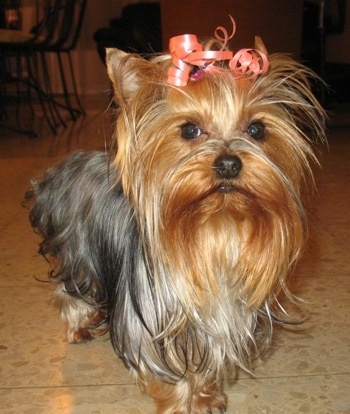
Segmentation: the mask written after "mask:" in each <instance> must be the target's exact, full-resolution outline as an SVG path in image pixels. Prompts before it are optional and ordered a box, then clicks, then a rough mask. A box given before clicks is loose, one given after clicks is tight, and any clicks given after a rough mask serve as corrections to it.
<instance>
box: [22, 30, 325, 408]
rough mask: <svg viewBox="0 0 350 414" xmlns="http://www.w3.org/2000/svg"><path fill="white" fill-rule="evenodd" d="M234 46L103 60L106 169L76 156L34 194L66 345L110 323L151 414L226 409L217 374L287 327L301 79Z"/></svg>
mask: <svg viewBox="0 0 350 414" xmlns="http://www.w3.org/2000/svg"><path fill="white" fill-rule="evenodd" d="M222 33H224V35H222ZM230 37H231V36H228V35H227V33H226V31H225V30H224V29H223V28H218V29H217V31H216V32H215V38H213V39H212V40H210V41H209V42H208V43H206V45H204V47H203V46H202V45H201V44H200V43H199V42H198V41H197V38H196V37H195V36H190V35H185V36H180V37H176V38H173V39H172V42H171V44H170V54H165V55H162V56H156V57H154V58H153V59H152V60H145V59H143V58H141V57H140V56H137V55H133V54H126V53H124V52H121V51H119V50H116V49H109V50H107V68H108V74H109V76H110V79H111V81H112V83H113V88H114V97H115V101H116V103H117V111H118V114H119V115H118V117H117V120H116V142H117V151H116V156H115V159H114V160H110V157H109V156H108V155H106V154H105V153H102V152H100V153H99V152H93V153H88V152H83V151H80V152H76V153H74V154H72V155H70V156H69V157H68V158H67V159H66V160H64V161H63V162H62V163H61V164H59V165H58V166H56V167H54V168H51V169H49V170H48V171H47V173H46V174H45V175H44V177H43V178H42V179H41V180H39V181H37V182H34V184H33V188H32V190H31V192H30V196H31V197H32V198H33V199H34V201H33V206H32V209H31V212H30V220H31V224H32V226H33V227H34V228H35V229H37V230H38V231H39V233H40V234H41V235H42V237H43V241H42V242H41V244H40V253H41V254H43V255H51V256H53V257H54V258H56V259H57V264H56V266H55V269H54V270H53V271H51V274H50V277H51V278H52V279H54V280H56V281H57V282H58V287H57V291H56V295H55V298H56V301H57V302H58V304H59V306H60V312H61V316H62V318H63V320H64V321H65V322H66V323H67V326H68V331H67V332H68V341H69V342H71V343H77V342H84V341H87V340H90V339H92V338H93V337H94V336H95V335H96V331H98V327H99V326H101V324H102V323H103V322H107V323H108V329H109V333H110V338H111V342H112V344H113V347H114V349H115V352H116V353H117V355H118V356H119V357H120V358H121V359H122V360H123V362H124V363H125V365H126V366H127V367H128V368H129V369H130V370H131V371H132V373H133V374H134V375H135V377H136V378H137V380H138V382H139V384H140V385H141V387H142V389H143V390H145V391H147V392H148V393H149V394H150V395H151V396H152V397H153V399H154V401H155V403H156V405H157V412H158V413H177V414H185V413H207V412H212V411H214V410H219V411H221V412H223V411H225V410H226V407H227V397H226V395H225V394H224V392H223V381H224V379H225V376H226V375H227V373H229V372H230V370H231V369H232V368H233V367H239V368H242V369H244V370H248V371H249V370H250V367H251V362H252V360H253V359H254V358H255V357H256V356H257V355H259V354H260V352H261V351H262V350H263V349H264V348H265V347H266V346H267V345H268V343H269V342H270V340H271V336H272V326H273V323H274V322H283V321H282V317H283V316H281V315H283V312H284V309H283V307H282V305H281V303H280V298H281V295H282V294H283V295H284V297H288V298H289V299H291V300H293V299H294V298H293V295H292V294H291V293H290V290H289V288H288V285H287V282H286V278H287V276H288V274H289V273H290V272H291V270H292V269H293V268H294V266H295V264H296V262H297V260H298V259H299V257H300V255H301V252H302V250H303V246H304V242H305V239H306V236H307V223H306V217H305V212H304V208H303V206H302V203H301V199H300V198H301V197H300V194H301V192H302V190H303V188H304V187H305V184H306V183H307V182H308V181H309V180H308V179H307V178H308V177H311V178H312V172H311V164H312V162H313V161H316V157H315V155H314V150H313V146H312V142H313V141H316V140H319V139H321V140H323V139H324V111H323V109H322V108H321V106H320V104H319V103H318V101H317V100H316V98H315V97H314V95H313V94H312V92H311V88H310V81H309V79H310V76H311V75H312V74H311V73H310V71H309V70H308V69H306V68H305V67H303V66H302V65H301V64H299V63H296V62H295V61H293V60H292V59H290V58H289V57H286V56H283V55H280V54H272V55H270V56H268V57H267V53H266V51H265V50H264V46H263V44H262V42H261V41H260V40H259V39H257V40H256V46H255V49H244V50H241V51H239V52H238V53H236V54H235V55H234V54H233V53H232V52H231V51H229V50H228V47H227V40H228V39H229V38H230ZM258 50H259V51H258ZM285 319H288V318H287V317H286V316H285V317H284V320H285Z"/></svg>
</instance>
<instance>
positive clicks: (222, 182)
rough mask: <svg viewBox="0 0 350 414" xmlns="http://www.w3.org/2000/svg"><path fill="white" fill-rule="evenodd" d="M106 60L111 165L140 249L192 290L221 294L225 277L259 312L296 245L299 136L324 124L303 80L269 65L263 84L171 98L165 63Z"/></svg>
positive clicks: (300, 215) (301, 174)
mask: <svg viewBox="0 0 350 414" xmlns="http://www.w3.org/2000/svg"><path fill="white" fill-rule="evenodd" d="M107 60H108V71H109V75H110V77H111V79H112V81H113V83H114V87H115V96H116V100H117V102H118V103H119V104H120V108H121V116H120V117H119V119H118V124H117V143H118V154H117V159H116V165H117V167H118V169H119V171H120V179H121V181H122V184H123V188H124V191H125V193H126V195H127V196H128V197H129V198H130V200H131V201H132V202H133V204H134V206H135V209H136V211H137V212H138V216H139V220H140V222H141V226H145V227H147V230H146V233H147V239H148V242H149V243H150V245H151V246H152V245H159V243H160V244H161V245H162V246H164V247H165V249H164V252H167V253H164V257H163V258H162V262H163V263H166V266H169V267H170V268H174V269H175V268H182V269H181V271H180V273H181V274H188V279H189V280H188V282H189V283H191V284H193V285H194V286H197V287H198V289H199V290H201V289H204V290H205V289H210V290H211V291H213V292H215V291H217V292H219V291H220V288H219V287H218V280H217V275H218V274H220V277H222V278H223V279H225V278H229V277H232V274H233V273H234V274H235V280H234V281H233V282H232V283H234V284H236V285H237V284H240V283H241V284H242V286H241V289H242V291H244V292H245V293H247V294H248V295H249V297H250V299H249V302H250V303H251V304H254V305H260V304H261V302H262V301H263V300H265V298H266V296H267V295H268V294H269V292H270V291H271V290H273V289H274V288H275V285H276V283H277V281H278V280H279V278H281V277H284V275H285V273H286V272H287V269H288V268H289V267H290V266H291V264H292V263H294V262H295V260H296V259H297V258H298V256H299V254H300V251H301V248H302V245H303V242H304V238H305V230H306V228H305V218H304V211H303V208H302V205H301V202H300V199H299V195H300V189H301V186H302V184H303V181H304V179H305V175H307V174H308V173H310V165H309V160H310V158H313V153H312V149H311V147H310V144H309V137H308V131H314V132H315V134H319V135H322V130H323V124H322V117H323V113H322V109H321V108H320V106H319V105H318V103H317V101H316V100H315V98H314V97H313V95H312V93H311V92H310V90H309V85H308V82H307V78H306V75H305V72H304V69H302V68H301V67H300V66H298V65H297V64H296V63H294V62H293V61H291V60H289V59H287V58H281V57H280V56H278V55H276V56H275V57H274V56H272V57H270V65H271V66H270V70H269V72H268V73H267V74H265V75H263V76H261V77H256V78H253V79H244V78H243V79H235V78H234V77H233V76H232V74H231V72H230V71H213V72H206V73H204V74H203V76H201V78H200V79H198V80H191V81H190V82H188V84H187V85H186V86H184V87H174V86H171V85H169V84H167V82H166V69H167V67H168V66H169V61H168V60H166V59H164V60H162V59H159V60H158V61H157V62H154V61H148V62H147V61H145V60H143V59H141V58H138V57H135V56H128V55H125V54H123V53H121V52H119V51H115V50H109V51H108V54H107ZM145 223H147V224H145ZM151 250H152V248H151ZM169 252H171V253H169ZM184 256H185V257H184ZM213 263H214V264H215V266H214V269H213ZM187 269H190V270H187ZM233 269H234V272H233ZM203 272H205V274H206V278H205V281H203V276H202V273H203ZM175 273H176V272H175ZM197 296H200V294H198V292H197Z"/></svg>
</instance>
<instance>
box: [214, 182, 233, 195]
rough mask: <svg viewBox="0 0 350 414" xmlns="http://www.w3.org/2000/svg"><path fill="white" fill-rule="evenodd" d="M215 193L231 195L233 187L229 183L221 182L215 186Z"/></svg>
mask: <svg viewBox="0 0 350 414" xmlns="http://www.w3.org/2000/svg"><path fill="white" fill-rule="evenodd" d="M216 191H217V192H218V193H224V194H228V193H232V192H233V191H235V187H234V186H233V185H232V184H230V183H225V182H223V183H220V184H219V185H218V186H217V188H216Z"/></svg>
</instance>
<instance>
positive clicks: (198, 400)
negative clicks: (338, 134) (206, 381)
mask: <svg viewBox="0 0 350 414" xmlns="http://www.w3.org/2000/svg"><path fill="white" fill-rule="evenodd" d="M226 409H227V395H226V394H225V393H222V392H216V393H214V394H211V395H207V394H202V393H201V394H199V395H196V396H194V397H193V401H192V407H191V413H193V414H214V413H225V412H226Z"/></svg>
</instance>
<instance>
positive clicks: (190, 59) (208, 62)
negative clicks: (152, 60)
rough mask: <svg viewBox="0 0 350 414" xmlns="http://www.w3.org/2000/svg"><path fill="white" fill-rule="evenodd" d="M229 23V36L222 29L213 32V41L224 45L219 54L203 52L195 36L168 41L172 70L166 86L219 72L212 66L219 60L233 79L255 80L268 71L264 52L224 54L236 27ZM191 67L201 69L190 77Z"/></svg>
mask: <svg viewBox="0 0 350 414" xmlns="http://www.w3.org/2000/svg"><path fill="white" fill-rule="evenodd" d="M230 19H231V21H232V25H233V30H232V33H231V35H230V36H229V35H228V33H227V30H226V29H225V28H224V27H222V26H219V27H217V28H216V29H215V32H214V36H215V39H216V40H218V41H220V42H222V43H223V44H222V47H221V49H220V50H203V46H202V45H201V44H200V43H199V42H198V39H197V36H196V35H193V34H185V35H181V36H175V37H172V38H171V39H170V42H169V49H170V55H171V58H172V61H173V66H172V67H170V68H169V70H168V83H169V84H171V85H174V86H185V85H187V82H188V79H189V78H191V79H198V78H199V77H200V74H201V73H202V71H206V70H220V68H218V67H217V66H215V65H214V63H215V62H218V61H222V60H228V61H229V67H230V69H231V70H232V71H233V72H234V74H235V77H236V78H239V77H244V78H250V77H255V76H258V75H261V74H263V73H265V72H266V71H267V70H268V68H269V61H268V59H267V57H266V55H265V54H264V53H263V52H260V51H258V50H255V49H241V50H239V51H238V52H237V53H236V54H235V55H233V52H231V51H227V50H225V48H226V45H227V42H228V41H229V40H230V39H232V37H233V36H234V34H235V31H236V24H235V22H234V20H233V18H232V17H231V16H230ZM220 33H222V36H221V35H220ZM192 67H198V68H200V69H199V70H198V71H197V72H195V73H193V74H191V69H192Z"/></svg>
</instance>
